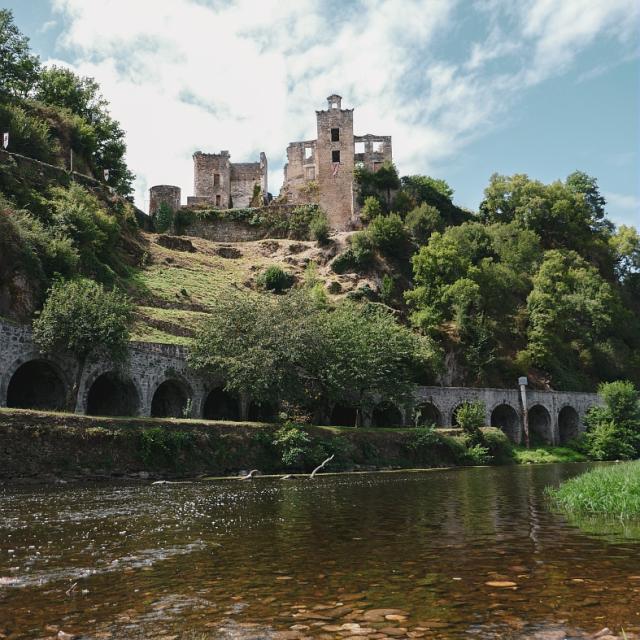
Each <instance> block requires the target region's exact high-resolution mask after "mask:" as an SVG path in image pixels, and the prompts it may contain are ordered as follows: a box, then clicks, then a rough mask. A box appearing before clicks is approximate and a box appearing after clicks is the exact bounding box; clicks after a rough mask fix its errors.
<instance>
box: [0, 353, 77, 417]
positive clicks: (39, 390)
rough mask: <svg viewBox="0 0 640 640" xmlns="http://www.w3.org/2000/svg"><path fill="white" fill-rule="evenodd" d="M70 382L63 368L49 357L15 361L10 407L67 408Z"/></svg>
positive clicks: (8, 397)
mask: <svg viewBox="0 0 640 640" xmlns="http://www.w3.org/2000/svg"><path fill="white" fill-rule="evenodd" d="M68 388H69V386H68V382H67V380H66V377H65V375H64V373H63V372H62V369H61V368H60V367H59V366H58V365H57V364H55V363H54V362H52V361H51V360H48V359H46V358H34V359H32V360H26V361H23V362H19V363H15V364H14V366H13V367H12V373H11V375H10V376H7V392H6V404H7V407H14V408H19V409H43V410H49V411H62V410H63V409H65V406H66V400H67V391H68Z"/></svg>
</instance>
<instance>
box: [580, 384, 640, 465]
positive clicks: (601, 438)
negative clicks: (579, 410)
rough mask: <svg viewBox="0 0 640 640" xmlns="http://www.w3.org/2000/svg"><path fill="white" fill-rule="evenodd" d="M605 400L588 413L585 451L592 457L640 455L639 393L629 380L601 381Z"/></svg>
mask: <svg viewBox="0 0 640 640" xmlns="http://www.w3.org/2000/svg"><path fill="white" fill-rule="evenodd" d="M598 393H599V394H600V396H601V397H602V399H603V400H604V405H603V406H601V407H593V408H592V409H591V410H590V411H589V413H588V414H587V417H586V420H585V423H586V425H587V432H586V434H585V436H584V448H585V451H586V453H587V454H588V455H589V456H590V457H591V458H593V459H595V460H620V459H623V460H624V459H630V458H639V457H640V393H638V391H637V389H636V388H635V387H634V386H633V384H632V383H631V382H629V381H624V380H618V381H616V382H609V383H604V384H601V385H600V387H599V388H598Z"/></svg>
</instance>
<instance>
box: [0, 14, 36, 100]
mask: <svg viewBox="0 0 640 640" xmlns="http://www.w3.org/2000/svg"><path fill="white" fill-rule="evenodd" d="M39 68H40V62H39V60H38V58H37V56H34V55H33V54H32V53H31V51H30V50H29V40H28V38H26V37H25V36H23V35H22V33H20V30H19V29H18V27H17V26H16V25H15V23H14V21H13V14H12V13H11V11H9V9H0V96H2V94H5V95H12V96H21V97H25V96H26V95H27V94H28V93H29V91H31V89H32V88H33V85H34V83H35V81H36V78H37V77H38V72H39Z"/></svg>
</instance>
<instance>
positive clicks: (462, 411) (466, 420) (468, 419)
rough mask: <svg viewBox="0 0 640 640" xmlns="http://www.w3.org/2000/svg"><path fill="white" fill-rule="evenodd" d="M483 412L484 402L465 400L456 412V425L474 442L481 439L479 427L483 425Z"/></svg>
mask: <svg viewBox="0 0 640 640" xmlns="http://www.w3.org/2000/svg"><path fill="white" fill-rule="evenodd" d="M485 412H486V407H485V405H484V402H465V403H464V404H462V405H461V406H460V407H459V408H458V410H457V412H456V419H457V421H458V425H459V426H460V428H461V429H462V430H463V431H464V432H465V433H466V434H467V436H469V437H470V438H471V439H472V441H473V442H474V443H478V442H480V440H481V439H482V432H481V431H480V429H482V427H484V426H485V417H484V416H485Z"/></svg>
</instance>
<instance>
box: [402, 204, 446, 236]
mask: <svg viewBox="0 0 640 640" xmlns="http://www.w3.org/2000/svg"><path fill="white" fill-rule="evenodd" d="M405 222H406V225H407V229H408V230H409V233H411V235H412V236H413V239H414V240H415V241H416V242H417V243H418V244H424V243H425V242H427V240H428V239H429V237H430V236H431V234H432V233H433V232H434V231H442V230H443V229H444V223H443V220H442V216H441V215H440V212H439V211H438V210H437V209H436V208H435V207H433V206H431V205H430V204H426V203H424V202H423V203H422V204H421V205H420V206H418V207H415V208H414V209H412V210H411V211H409V213H408V214H407V218H406V220H405Z"/></svg>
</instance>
